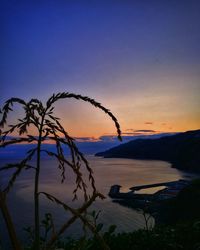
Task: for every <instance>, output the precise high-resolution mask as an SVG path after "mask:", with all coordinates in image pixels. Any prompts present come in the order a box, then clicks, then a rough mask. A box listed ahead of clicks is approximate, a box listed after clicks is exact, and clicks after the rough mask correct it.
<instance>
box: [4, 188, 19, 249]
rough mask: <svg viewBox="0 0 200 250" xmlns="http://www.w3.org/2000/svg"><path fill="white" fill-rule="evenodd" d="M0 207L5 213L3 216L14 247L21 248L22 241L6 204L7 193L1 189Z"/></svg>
mask: <svg viewBox="0 0 200 250" xmlns="http://www.w3.org/2000/svg"><path fill="white" fill-rule="evenodd" d="M0 209H1V211H2V214H3V218H4V220H5V223H6V226H7V229H8V234H9V237H10V241H11V243H12V247H13V249H14V250H21V249H22V248H21V246H20V243H19V241H18V239H17V235H16V232H15V228H14V225H13V222H12V219H11V215H10V213H9V210H8V207H7V204H6V199H5V195H4V194H3V192H2V191H0Z"/></svg>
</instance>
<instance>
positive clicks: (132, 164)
mask: <svg viewBox="0 0 200 250" xmlns="http://www.w3.org/2000/svg"><path fill="white" fill-rule="evenodd" d="M88 160H89V162H90V164H91V166H92V168H93V170H94V176H95V180H96V186H97V189H98V190H99V191H100V192H102V193H103V194H104V195H105V196H107V194H108V192H109V189H110V186H111V185H113V184H119V185H121V186H122V189H121V191H122V192H126V191H128V190H129V188H130V187H132V186H134V185H143V184H151V183H155V182H167V181H174V180H177V179H180V178H185V177H186V174H185V173H184V172H181V171H178V170H176V169H174V168H171V165H170V163H167V162H163V161H147V160H145V161H144V160H131V159H114V158H111V159H104V158H97V157H93V156H88ZM3 163H4V162H3V161H2V162H1V165H3ZM56 166H57V164H56V161H54V160H43V162H42V173H41V179H40V181H41V184H40V190H41V191H45V192H48V193H51V194H53V195H55V196H57V197H59V199H61V200H63V201H65V202H68V203H72V198H73V196H72V191H73V189H74V187H75V185H74V183H73V182H72V179H73V177H74V174H73V173H72V172H71V170H70V169H69V170H67V171H66V181H65V183H64V184H61V183H60V175H59V174H60V173H59V170H58V169H57V167H56ZM31 171H32V170H29V171H25V172H24V173H23V174H22V176H21V177H19V179H18V180H17V182H16V184H15V188H14V189H13V191H12V193H11V195H10V197H9V204H10V207H11V210H12V214H13V215H14V221H15V223H16V225H17V228H22V227H23V226H29V225H31V224H33V194H32V192H33V172H31ZM191 177H193V175H192V174H191V175H190V174H187V178H191ZM6 178H7V174H4V176H2V175H1V180H0V181H1V183H5V182H6ZM80 203H81V199H80V200H78V201H76V202H75V203H73V206H74V207H77V206H78V205H80ZM94 209H95V210H101V216H100V221H101V222H103V223H104V224H105V227H108V226H109V225H110V224H116V225H117V230H118V231H132V230H136V229H139V228H142V227H144V226H145V224H144V218H143V215H142V214H141V213H140V212H138V211H136V210H133V209H130V208H128V207H125V206H121V205H120V204H118V203H113V202H112V200H111V199H110V198H109V197H107V198H106V199H105V200H104V201H101V200H98V201H97V202H96V203H95V204H94V205H93V206H92V208H90V210H94ZM45 212H51V213H52V214H53V216H54V219H55V222H56V223H55V224H56V226H59V225H61V224H62V223H63V222H65V220H67V219H68V218H69V217H70V216H71V215H70V214H67V213H66V212H64V211H63V210H62V209H61V208H60V207H58V206H57V205H55V204H52V203H50V202H49V201H48V200H46V199H45V198H44V197H41V213H42V214H44V213H45ZM0 227H1V230H2V231H3V228H2V225H1V226H0ZM105 229H106V228H105ZM67 234H68V235H70V236H73V237H79V236H80V234H81V227H80V222H78V221H77V223H75V225H73V227H71V228H70V230H68V232H67Z"/></svg>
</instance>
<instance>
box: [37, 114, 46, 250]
mask: <svg viewBox="0 0 200 250" xmlns="http://www.w3.org/2000/svg"><path fill="white" fill-rule="evenodd" d="M44 117H45V112H44V114H43V115H42V120H41V124H40V127H39V137H38V144H37V165H36V171H35V187H34V204H35V242H34V249H35V250H40V213H39V206H40V205H39V192H38V190H39V177H40V159H41V144H42V130H43V123H44Z"/></svg>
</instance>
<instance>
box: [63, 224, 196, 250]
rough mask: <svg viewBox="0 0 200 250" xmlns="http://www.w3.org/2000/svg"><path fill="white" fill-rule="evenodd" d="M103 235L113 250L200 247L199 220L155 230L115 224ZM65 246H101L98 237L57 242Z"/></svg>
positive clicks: (87, 249)
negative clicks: (119, 229)
mask: <svg viewBox="0 0 200 250" xmlns="http://www.w3.org/2000/svg"><path fill="white" fill-rule="evenodd" d="M103 238H104V240H105V242H106V243H107V245H108V246H109V247H110V249H111V250H132V249H133V250H178V249H180V250H197V249H200V221H193V222H187V223H186V222H184V223H178V224H176V225H168V226H166V225H165V226H164V225H162V226H161V225H160V226H156V227H155V228H153V229H152V230H145V229H144V230H138V231H135V232H131V233H119V234H116V233H114V226H112V227H110V230H109V231H108V232H106V233H104V235H103ZM58 248H61V249H65V250H101V249H102V248H101V246H100V245H99V243H98V241H97V239H96V238H95V237H94V238H92V239H88V240H86V239H84V238H81V239H79V240H73V239H67V240H66V241H65V242H60V243H58Z"/></svg>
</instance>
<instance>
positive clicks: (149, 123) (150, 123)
mask: <svg viewBox="0 0 200 250" xmlns="http://www.w3.org/2000/svg"><path fill="white" fill-rule="evenodd" d="M144 124H147V125H152V124H153V122H145V123H144Z"/></svg>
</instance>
